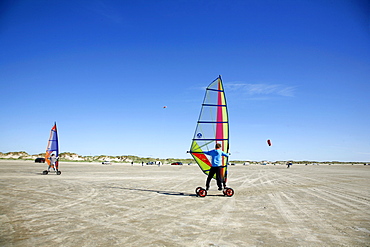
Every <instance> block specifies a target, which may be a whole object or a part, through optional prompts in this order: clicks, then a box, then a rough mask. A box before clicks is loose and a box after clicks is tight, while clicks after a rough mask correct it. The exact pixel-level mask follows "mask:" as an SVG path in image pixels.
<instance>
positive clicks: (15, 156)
mask: <svg viewBox="0 0 370 247" xmlns="http://www.w3.org/2000/svg"><path fill="white" fill-rule="evenodd" d="M44 156H45V153H40V154H33V155H30V154H28V153H27V152H25V151H19V152H8V153H2V152H0V159H12V160H34V159H36V158H39V157H40V158H41V157H44ZM59 157H60V161H79V162H102V161H110V162H117V163H131V162H133V163H142V162H143V163H145V164H146V163H149V162H156V163H158V162H161V164H171V163H174V162H181V163H183V164H184V165H187V164H194V163H195V161H194V160H193V159H191V158H189V159H177V158H166V159H160V158H150V157H146V158H145V157H138V156H134V155H120V156H109V155H96V156H81V155H78V154H76V153H71V152H64V153H60V154H59ZM286 162H287V161H275V162H270V161H241V160H234V161H233V160H231V161H229V163H230V164H238V165H243V164H244V165H260V164H265V165H285V164H286ZM292 163H293V164H327V165H331V164H364V163H369V162H342V161H325V162H318V161H312V160H311V161H292Z"/></svg>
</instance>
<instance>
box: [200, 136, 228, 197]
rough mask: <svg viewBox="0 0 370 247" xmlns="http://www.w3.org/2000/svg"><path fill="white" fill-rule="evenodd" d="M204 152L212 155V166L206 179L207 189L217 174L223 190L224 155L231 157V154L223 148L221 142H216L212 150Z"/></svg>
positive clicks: (220, 187) (219, 185)
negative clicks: (222, 170) (222, 169)
mask: <svg viewBox="0 0 370 247" xmlns="http://www.w3.org/2000/svg"><path fill="white" fill-rule="evenodd" d="M204 154H207V155H210V156H211V157H212V167H211V169H210V170H209V173H208V177H207V181H206V190H208V189H209V183H210V182H211V180H212V178H213V176H214V175H215V174H216V181H217V186H218V190H222V181H221V168H222V156H226V157H229V154H227V153H225V152H224V151H222V150H221V144H220V143H216V147H215V149H213V150H211V151H205V152H204Z"/></svg>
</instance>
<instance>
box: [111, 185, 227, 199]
mask: <svg viewBox="0 0 370 247" xmlns="http://www.w3.org/2000/svg"><path fill="white" fill-rule="evenodd" d="M108 188H112V189H120V190H131V191H144V192H153V193H158V194H162V195H167V196H194V197H198V196H197V195H196V194H195V193H194V194H189V193H183V192H175V191H164V190H148V189H139V188H126V187H108ZM207 196H222V197H224V195H207Z"/></svg>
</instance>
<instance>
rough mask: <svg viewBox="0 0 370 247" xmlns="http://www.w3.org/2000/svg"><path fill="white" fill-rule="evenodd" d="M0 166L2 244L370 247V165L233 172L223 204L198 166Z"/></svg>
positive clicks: (12, 163) (254, 168) (0, 162)
mask: <svg viewBox="0 0 370 247" xmlns="http://www.w3.org/2000/svg"><path fill="white" fill-rule="evenodd" d="M45 168H46V165H45V164H38V163H33V162H32V161H6V160H0V189H1V190H0V200H1V204H0V246H89V247H90V246H370V182H369V181H370V166H363V165H354V166H351V165H331V166H329V165H320V166H304V165H293V166H292V167H291V168H289V169H287V168H286V166H254V165H253V166H252V165H251V166H242V165H239V166H238V165H237V166H231V167H230V169H229V172H230V175H229V183H228V185H229V186H230V187H232V188H233V189H234V190H235V195H234V196H233V197H224V196H223V195H222V193H220V192H218V191H217V190H216V189H217V187H216V184H215V181H212V184H211V189H210V191H209V195H208V196H207V197H205V198H200V197H196V196H195V192H194V190H195V188H196V187H197V186H203V185H204V181H205V179H206V176H205V175H203V173H202V172H201V171H200V169H199V168H198V167H197V166H196V165H191V166H188V165H184V166H170V165H164V166H161V167H158V166H144V167H142V166H141V165H139V164H134V166H131V165H130V164H112V165H101V164H97V163H95V164H91V163H66V162H61V164H60V170H61V171H62V174H61V175H59V176H58V175H56V174H55V173H52V174H49V175H42V171H43V170H45Z"/></svg>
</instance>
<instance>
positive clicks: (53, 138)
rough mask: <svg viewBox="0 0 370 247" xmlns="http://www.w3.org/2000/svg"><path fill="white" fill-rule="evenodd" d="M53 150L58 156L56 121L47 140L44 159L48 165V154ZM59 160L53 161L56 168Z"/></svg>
mask: <svg viewBox="0 0 370 247" xmlns="http://www.w3.org/2000/svg"><path fill="white" fill-rule="evenodd" d="M53 152H55V156H56V157H59V143H58V131H57V123H54V126H53V127H52V128H51V131H50V137H49V141H48V145H47V147H46V154H45V160H46V162H47V163H48V165H49V166H50V159H49V158H50V156H51V154H52V153H53ZM58 166H59V161H58V160H57V161H56V162H55V169H58Z"/></svg>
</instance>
